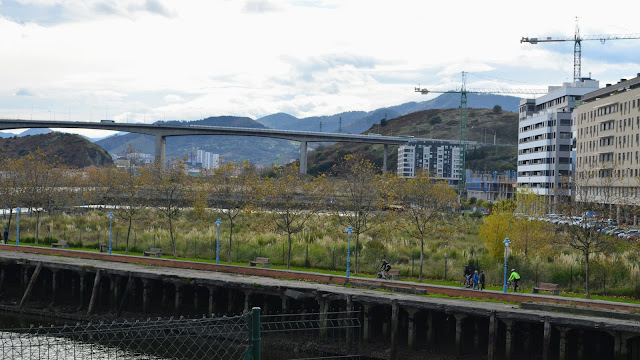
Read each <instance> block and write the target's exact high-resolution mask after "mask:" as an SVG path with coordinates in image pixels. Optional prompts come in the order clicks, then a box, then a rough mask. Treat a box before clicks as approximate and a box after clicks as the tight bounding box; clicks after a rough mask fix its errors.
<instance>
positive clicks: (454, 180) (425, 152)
mask: <svg viewBox="0 0 640 360" xmlns="http://www.w3.org/2000/svg"><path fill="white" fill-rule="evenodd" d="M460 151H461V149H460V146H459V142H458V141H452V140H415V141H410V142H408V143H407V144H406V145H402V146H400V147H399V148H398V170H397V174H398V176H401V177H407V178H411V177H414V176H415V174H416V171H418V170H419V169H424V170H426V171H428V172H429V173H430V174H433V176H435V177H438V178H441V179H445V180H448V181H449V184H450V185H457V184H458V181H459V180H460V178H461V175H462V169H461V167H462V166H461V165H460Z"/></svg>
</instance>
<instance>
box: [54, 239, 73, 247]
mask: <svg viewBox="0 0 640 360" xmlns="http://www.w3.org/2000/svg"><path fill="white" fill-rule="evenodd" d="M51 247H54V248H57V247H60V248H68V247H69V244H68V243H67V241H66V240H58V242H54V243H51Z"/></svg>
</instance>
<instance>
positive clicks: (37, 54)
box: [0, 0, 640, 137]
mask: <svg viewBox="0 0 640 360" xmlns="http://www.w3.org/2000/svg"><path fill="white" fill-rule="evenodd" d="M638 13H640V2H637V1H636V2H625V3H624V6H612V7H608V6H606V5H603V4H599V5H597V6H593V5H591V4H590V3H588V2H580V3H576V2H566V1H553V2H552V1H546V0H542V1H536V2H533V3H527V4H524V3H522V2H517V1H512V0H509V1H502V0H499V1H484V2H482V1H466V0H459V1H445V2H443V1H426V0H415V1H414V0H397V1H388V0H386V1H381V0H316V1H312V0H290V1H285V0H282V1H276V0H264V1H261V0H249V1H243V0H180V1H175V0H174V1H170V0H111V1H107V0H0V118H5V119H7V118H20V119H27V120H28V119H34V120H71V121H96V122H97V121H100V120H101V119H113V120H116V121H118V122H144V123H152V122H154V121H157V120H198V119H202V118H206V117H209V116H223V115H233V116H247V117H250V118H252V119H258V118H260V117H263V116H266V115H271V114H274V113H279V112H284V113H287V114H290V115H293V116H296V117H298V118H303V117H309V116H321V115H333V114H337V113H340V112H344V111H355V110H357V111H370V110H374V109H378V108H381V107H385V106H393V105H399V104H402V103H406V102H410V101H425V100H428V99H430V98H433V97H435V96H436V95H437V94H429V95H421V94H419V93H416V92H415V91H414V88H415V87H417V86H420V87H423V88H428V89H434V90H441V91H446V90H455V89H459V88H460V87H461V84H462V77H461V74H462V72H463V71H464V72H466V73H468V75H467V77H466V86H467V88H468V89H513V88H518V89H521V88H531V89H546V88H547V86H550V85H561V84H562V83H563V82H571V81H572V80H573V47H574V42H573V41H565V42H558V43H540V44H537V45H532V44H529V43H521V42H520V39H521V38H522V37H542V36H553V37H561V38H572V37H573V35H574V33H575V29H576V18H577V20H578V25H579V28H580V34H582V35H598V34H606V35H615V34H636V36H637V37H638V38H640V23H639V22H638V21H637V18H638V15H637V14H638ZM639 50H640V39H636V40H610V41H606V42H604V44H603V43H601V42H600V41H597V40H595V41H583V42H582V76H583V77H587V76H589V74H590V75H591V78H593V79H596V80H599V81H600V84H601V86H604V85H605V84H606V83H616V82H618V81H619V80H620V79H622V78H626V79H630V78H633V77H635V76H637V74H638V73H640V56H639V55H640V51H639ZM78 132H79V133H83V134H84V135H86V136H92V137H99V136H101V135H104V134H108V133H107V132H98V131H94V130H86V131H82V130H81V131H78Z"/></svg>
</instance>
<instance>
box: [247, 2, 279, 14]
mask: <svg viewBox="0 0 640 360" xmlns="http://www.w3.org/2000/svg"><path fill="white" fill-rule="evenodd" d="M280 10H282V9H281V8H280V7H278V6H277V5H275V4H273V3H271V2H269V1H266V0H250V1H247V2H245V3H244V6H243V8H242V11H243V12H245V13H254V14H262V13H268V12H277V11H280Z"/></svg>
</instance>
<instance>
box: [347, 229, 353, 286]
mask: <svg viewBox="0 0 640 360" xmlns="http://www.w3.org/2000/svg"><path fill="white" fill-rule="evenodd" d="M352 232H353V230H351V226H349V227H348V228H347V277H349V263H351V233H352Z"/></svg>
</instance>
